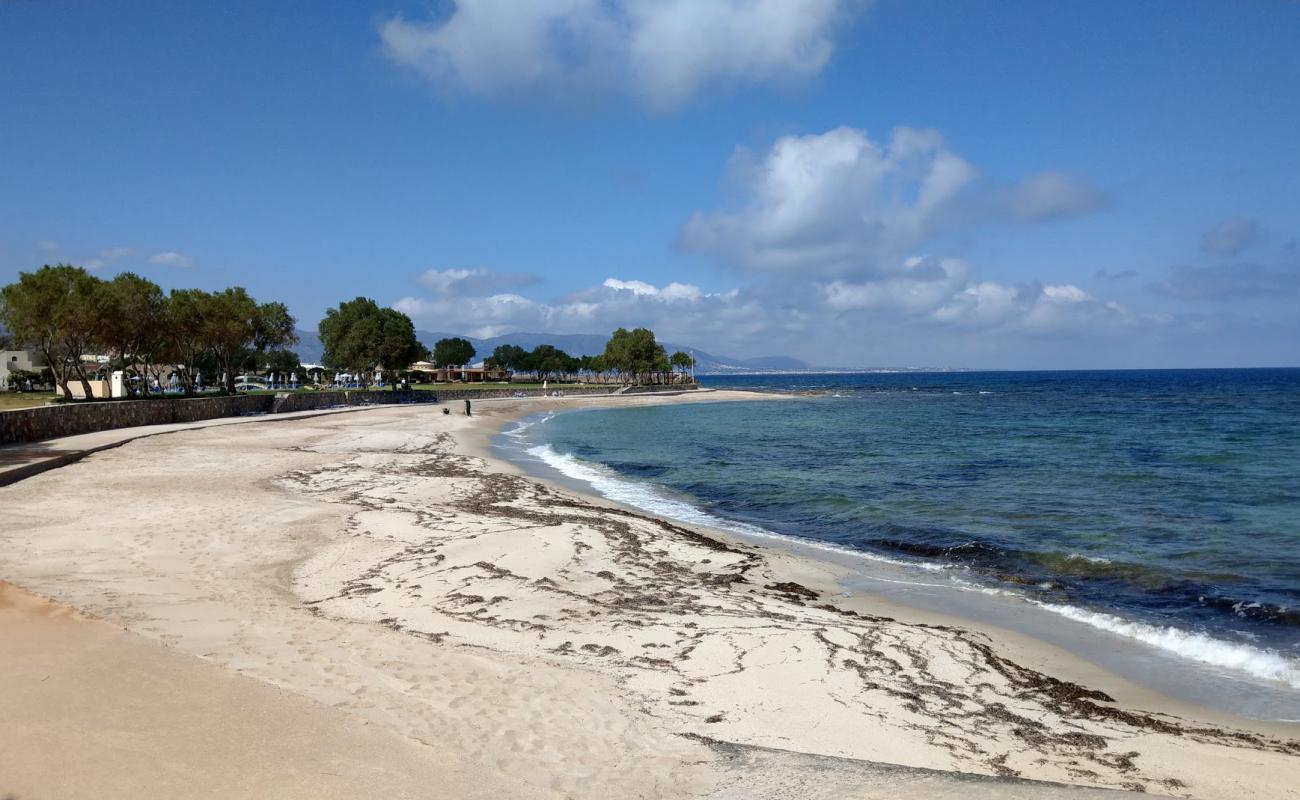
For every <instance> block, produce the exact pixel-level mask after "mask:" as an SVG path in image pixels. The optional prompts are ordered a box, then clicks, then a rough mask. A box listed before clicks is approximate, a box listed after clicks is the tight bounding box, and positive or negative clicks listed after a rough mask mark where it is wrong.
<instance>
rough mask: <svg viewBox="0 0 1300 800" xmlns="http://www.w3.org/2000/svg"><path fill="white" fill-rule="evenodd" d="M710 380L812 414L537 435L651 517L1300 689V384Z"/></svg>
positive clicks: (550, 429)
mask: <svg viewBox="0 0 1300 800" xmlns="http://www.w3.org/2000/svg"><path fill="white" fill-rule="evenodd" d="M701 382H702V383H704V384H705V385H706V386H712V387H717V388H750V389H759V390H762V391H769V392H777V393H782V394H787V395H790V394H793V395H795V399H788V398H786V399H780V400H773V401H771V402H762V401H760V402H752V403H713V404H696V405H674V406H660V407H649V408H623V409H608V410H593V411H581V412H574V413H565V414H558V415H554V416H553V417H546V418H541V419H539V418H534V419H531V420H528V421H526V422H525V423H524V424H523V425H521V426H520V428H519V429H518V430H517V431H515V435H516V437H517V438H520V439H521V440H523V442H524V445H525V446H526V449H527V450H528V451H529V452H531V453H532V455H533V456H534V457H536V458H539V459H541V460H542V461H544V462H546V463H547V464H549V465H550V466H551V467H552V468H554V469H557V470H559V471H561V472H563V473H565V474H567V475H570V476H571V477H573V478H575V479H580V480H583V481H585V482H587V483H589V484H591V485H592V486H594V487H595V488H596V489H597V490H598V491H601V492H604V493H605V494H607V495H609V496H610V497H612V498H613V499H616V500H620V501H622V502H625V503H629V504H632V505H639V506H641V507H643V508H646V509H647V510H649V511H654V512H657V513H663V514H667V515H669V516H676V517H678V518H686V519H688V521H697V522H706V523H711V524H724V525H730V526H733V527H736V528H737V529H743V530H749V531H754V532H762V533H764V534H767V535H777V536H785V537H795V538H797V539H800V540H804V541H812V542H816V543H818V544H820V545H823V546H826V547H828V548H832V549H837V550H841V551H851V552H854V553H858V554H861V555H862V556H863V557H865V558H868V559H876V560H878V561H879V563H881V564H886V563H900V562H901V563H904V564H907V565H911V566H912V567H914V568H916V569H918V570H923V571H928V572H930V573H934V574H941V575H943V576H945V577H947V578H949V579H951V580H953V581H958V582H961V583H963V584H969V585H974V586H977V587H980V588H981V589H982V590H985V591H988V592H1005V593H1010V594H1014V595H1017V596H1019V597H1022V598H1023V599H1024V600H1025V602H1028V603H1031V604H1033V605H1035V606H1037V607H1039V608H1041V609H1043V610H1045V611H1047V612H1051V613H1055V614H1059V615H1061V616H1065V617H1069V618H1071V619H1072V620H1074V621H1076V622H1081V623H1086V624H1088V625H1091V626H1093V627H1096V628H1099V629H1104V630H1107V631H1110V632H1112V633H1114V634H1119V635H1123V636H1126V637H1129V638H1131V639H1133V640H1135V641H1139V642H1142V643H1144V645H1145V646H1149V647H1154V648H1161V649H1163V650H1164V651H1166V652H1168V653H1172V654H1174V655H1176V656H1178V657H1180V658H1186V659H1190V660H1192V661H1199V662H1203V663H1205V664H1208V665H1212V666H1214V667H1216V668H1220V669H1225V670H1239V671H1241V672H1242V673H1248V674H1249V675H1251V676H1253V677H1254V678H1258V679H1262V680H1266V681H1270V682H1275V683H1277V684H1278V685H1283V686H1289V688H1291V689H1300V370H1298V369H1279V370H1267V369H1259V370H1188V371H1175V370H1160V371H1103V372H956V373H924V374H922V373H892V374H883V373H866V374H837V375H774V376H729V377H714V378H703V379H702V380H701ZM540 421H544V424H536V423H538V422H540Z"/></svg>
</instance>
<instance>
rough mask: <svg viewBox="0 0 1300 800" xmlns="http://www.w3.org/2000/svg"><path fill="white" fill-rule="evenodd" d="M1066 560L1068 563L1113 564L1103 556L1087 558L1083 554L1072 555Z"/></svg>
mask: <svg viewBox="0 0 1300 800" xmlns="http://www.w3.org/2000/svg"><path fill="white" fill-rule="evenodd" d="M1065 558H1066V560H1067V561H1087V562H1089V563H1091V564H1109V563H1111V561H1110V559H1109V558H1102V557H1101V556H1086V555H1084V554H1083V553H1070V554H1069V555H1067V556H1066V557H1065Z"/></svg>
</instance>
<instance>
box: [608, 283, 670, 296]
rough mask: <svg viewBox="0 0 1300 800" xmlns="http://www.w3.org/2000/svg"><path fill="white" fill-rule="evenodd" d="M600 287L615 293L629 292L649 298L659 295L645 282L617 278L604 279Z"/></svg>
mask: <svg viewBox="0 0 1300 800" xmlns="http://www.w3.org/2000/svg"><path fill="white" fill-rule="evenodd" d="M601 285H602V286H604V287H605V288H606V289H613V290H614V291H616V292H631V293H632V294H639V295H648V296H650V297H654V296H655V295H657V294H659V289H658V287H655V286H651V285H650V284H648V283H646V282H645V281H623V280H619V279H618V278H606V279H605V282H604V283H603V284H601Z"/></svg>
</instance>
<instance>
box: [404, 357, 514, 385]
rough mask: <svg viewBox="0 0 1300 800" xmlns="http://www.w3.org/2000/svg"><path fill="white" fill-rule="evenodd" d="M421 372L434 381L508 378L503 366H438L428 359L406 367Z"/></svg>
mask: <svg viewBox="0 0 1300 800" xmlns="http://www.w3.org/2000/svg"><path fill="white" fill-rule="evenodd" d="M408 369H409V370H410V371H411V372H421V373H424V374H425V375H428V376H429V380H430V381H432V382H434V383H490V382H504V381H508V380H510V371H509V370H507V369H505V368H504V367H489V366H478V367H438V366H434V365H433V364H431V363H429V362H428V361H417V362H415V363H414V364H412V365H411V366H410V367H409V368H408Z"/></svg>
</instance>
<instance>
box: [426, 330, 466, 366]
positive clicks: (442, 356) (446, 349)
mask: <svg viewBox="0 0 1300 800" xmlns="http://www.w3.org/2000/svg"><path fill="white" fill-rule="evenodd" d="M472 358H474V345H472V344H470V343H469V342H468V341H467V340H465V339H462V338H460V337H459V336H456V337H452V338H450V339H439V340H438V341H437V342H436V343H435V344H434V345H433V363H435V364H437V365H438V366H440V367H459V366H463V365H465V364H468V363H469V362H470V359H472Z"/></svg>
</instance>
